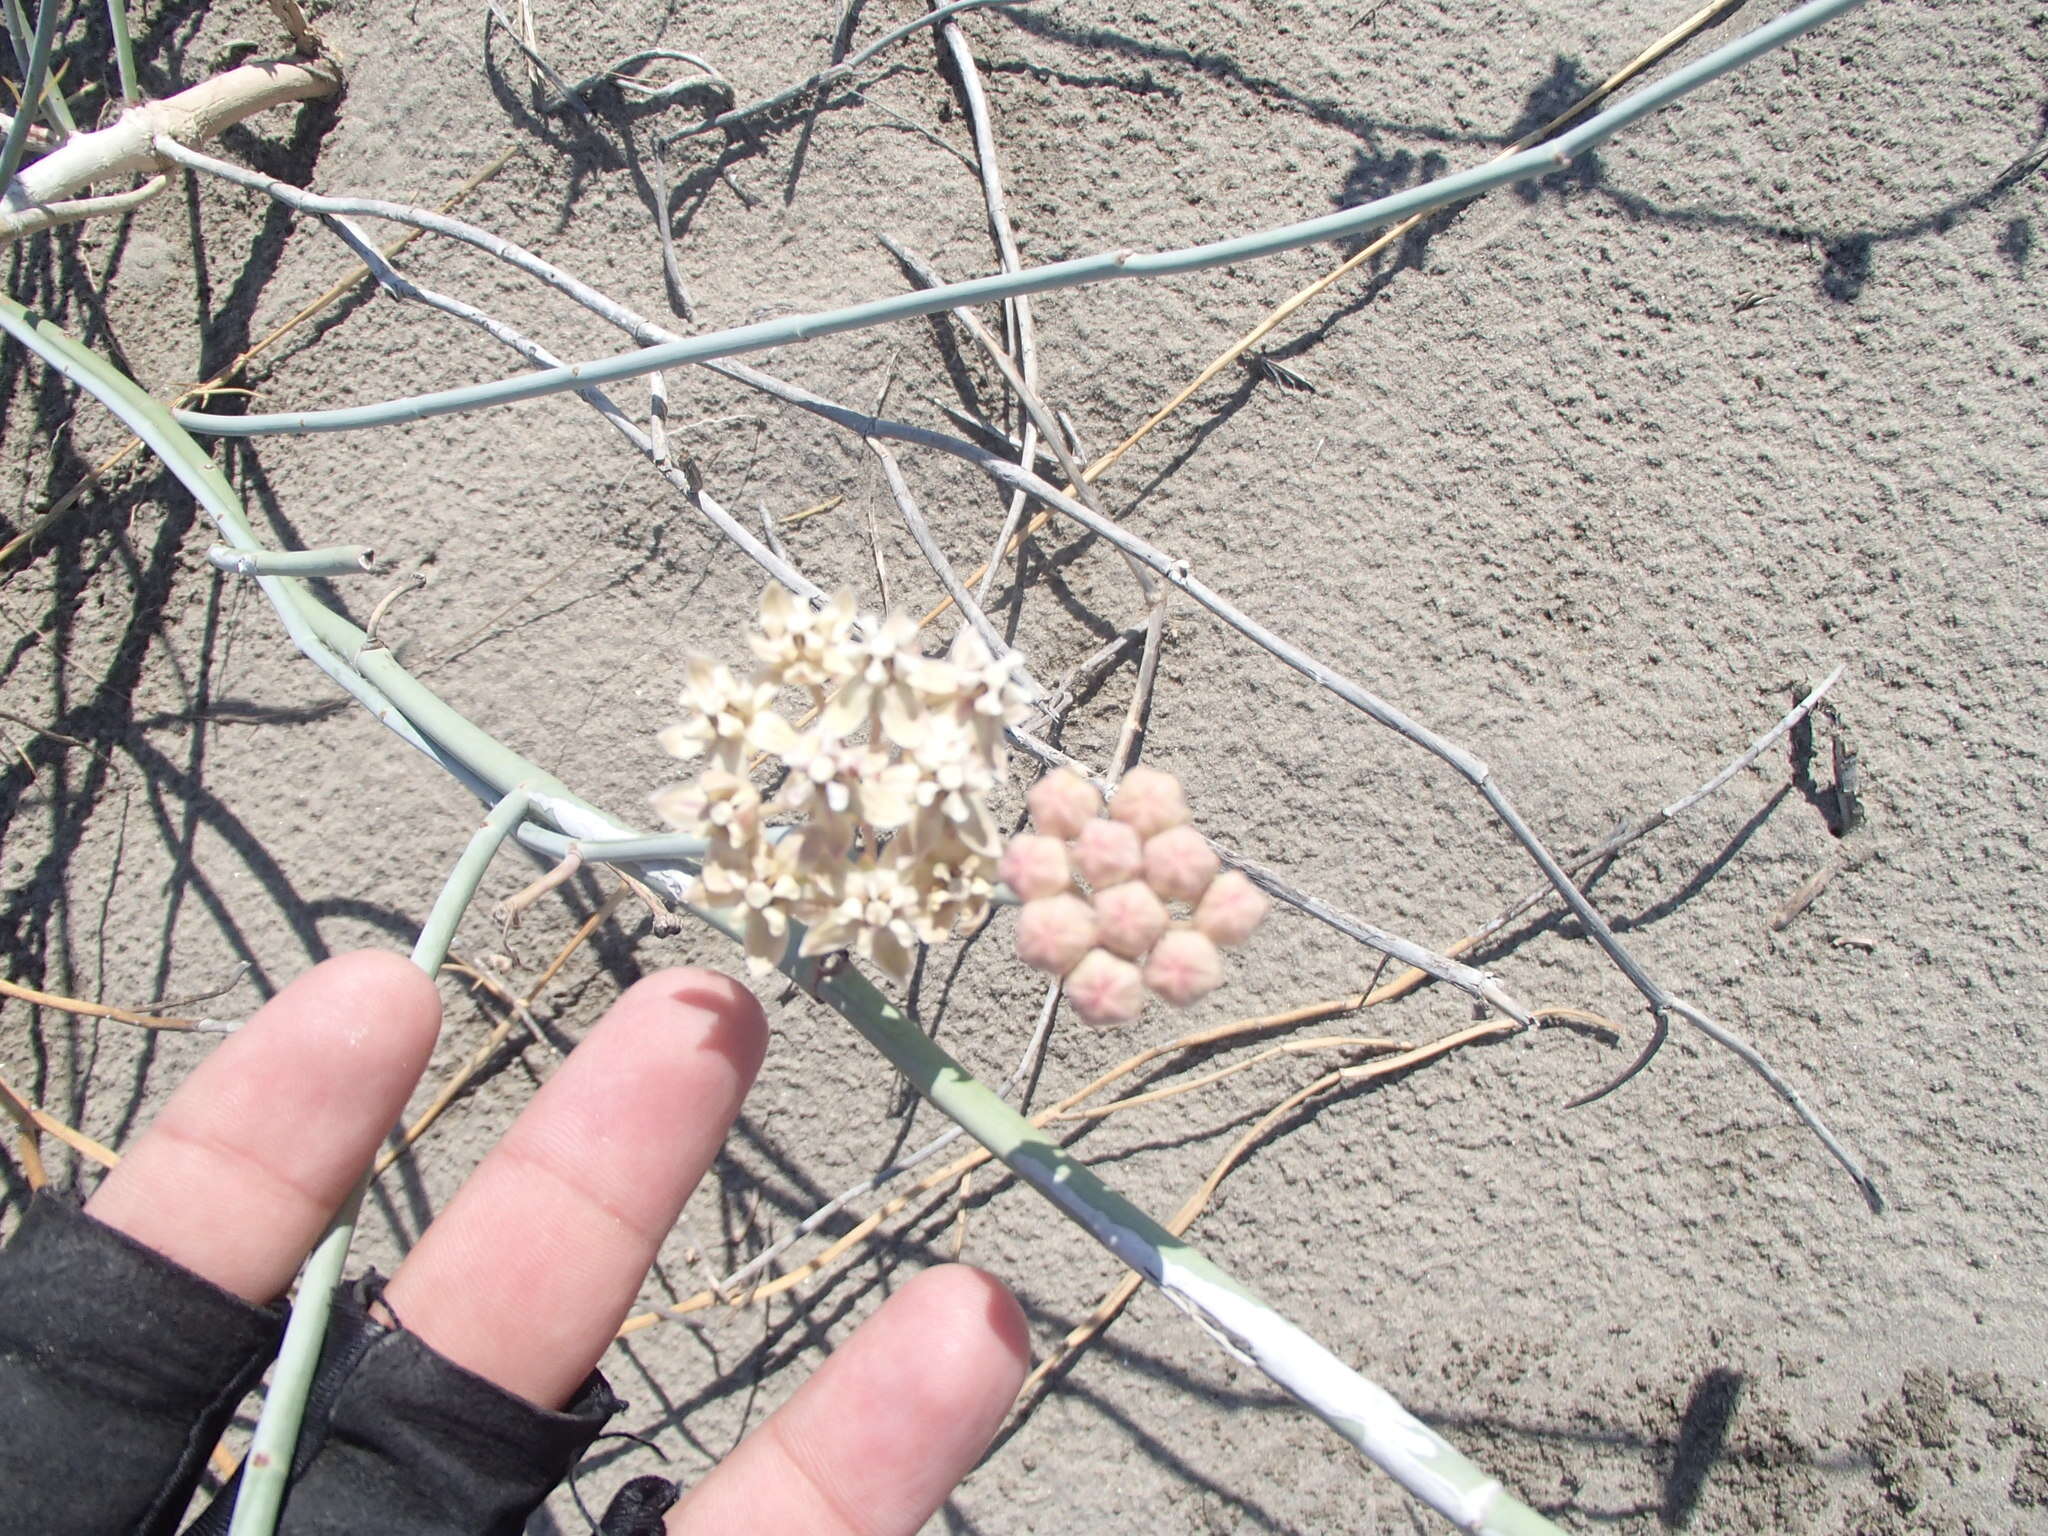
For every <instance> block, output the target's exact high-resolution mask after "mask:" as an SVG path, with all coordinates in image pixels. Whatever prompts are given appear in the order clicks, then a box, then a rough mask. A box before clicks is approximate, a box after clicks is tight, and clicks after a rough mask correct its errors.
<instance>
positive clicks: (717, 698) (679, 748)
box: [655, 657, 796, 773]
mask: <svg viewBox="0 0 2048 1536" xmlns="http://www.w3.org/2000/svg"><path fill="white" fill-rule="evenodd" d="M778 692H779V690H778V689H777V688H776V687H775V685H774V684H773V683H764V682H760V681H757V680H752V681H748V682H744V683H743V682H741V681H739V680H738V679H737V678H735V677H734V676H733V675H732V669H731V668H730V667H726V666H721V665H719V664H718V663H716V662H712V661H707V660H705V659H704V658H702V657H696V658H693V659H692V660H691V662H690V671H689V681H688V682H687V684H686V685H685V686H684V689H683V702H684V703H685V704H686V705H688V706H689V707H690V710H691V711H692V713H691V714H690V716H689V718H688V719H686V720H684V721H683V722H682V723H681V724H680V725H672V726H670V727H668V729H666V730H664V731H662V732H661V733H660V734H659V735H658V736H657V737H656V738H655V740H657V741H658V742H660V743H661V749H662V751H664V752H666V753H668V755H669V756H670V757H680V758H682V759H684V760H685V761H687V760H689V759H691V758H694V757H699V756H708V758H709V759H710V762H711V764H712V766H713V767H716V768H723V769H726V770H728V771H730V772H733V773H744V772H745V771H746V763H747V757H748V755H749V754H750V753H754V752H777V753H779V752H782V751H784V750H786V749H787V748H788V747H789V745H790V744H791V742H793V741H794V740H795V739H796V732H795V730H794V729H793V728H792V727H791V725H790V723H789V722H788V721H787V720H785V719H783V718H782V716H780V715H778V714H776V713H775V699H776V695H777V693H778Z"/></svg>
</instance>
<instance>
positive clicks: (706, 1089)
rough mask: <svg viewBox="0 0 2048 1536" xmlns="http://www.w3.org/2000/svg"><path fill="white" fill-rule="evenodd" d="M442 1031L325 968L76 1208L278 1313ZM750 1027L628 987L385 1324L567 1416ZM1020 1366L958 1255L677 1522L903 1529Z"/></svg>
mask: <svg viewBox="0 0 2048 1536" xmlns="http://www.w3.org/2000/svg"><path fill="white" fill-rule="evenodd" d="M439 1024H440V1003H439V999H438V997H437V995H436V993H435V990H434V987H433V986H432V984H431V983H430V982H429V981H428V980H427V978H426V977H424V976H423V975H421V974H420V973H419V972H418V971H417V970H416V969H415V968H413V967H412V966H410V965H408V964H406V963H405V962H404V961H402V960H399V959H398V958H396V957H394V956H389V955H380V954H369V953H366V954H358V955H352V956H347V957H344V958H342V959H338V960H333V961H330V962H328V963H326V964H324V965H321V966H319V967H318V968H316V969H315V970H313V971H311V972H309V973H308V974H306V975H305V976H303V977H301V978H299V979H298V980H297V981H295V982H293V983H292V984H291V985H290V986H289V987H287V988H286V989H285V990H284V991H283V992H282V993H281V994H279V995H278V997H276V998H275V999H274V1000H273V1001H271V1002H270V1003H269V1004H268V1005H266V1006H265V1007H264V1008H263V1009H262V1010H261V1011H260V1012H259V1013H258V1014H257V1015H256V1016H255V1017H254V1018H253V1019H251V1020H250V1021H249V1023H248V1024H247V1025H246V1026H245V1027H244V1028H243V1029H241V1030H239V1031H237V1032H236V1033H235V1034H234V1035H233V1036H231V1037H230V1038H229V1039H228V1040H227V1041H226V1042H225V1043H223V1044H222V1045H221V1047H220V1048H219V1049H218V1050H217V1051H216V1052H215V1053H214V1054H213V1055H212V1056H211V1057H209V1058H208V1059H207V1061H206V1062H204V1063H203V1064H202V1065H201V1066H200V1067H199V1069H198V1070H197V1071H195V1072H194V1073H193V1074H192V1076H191V1077H190V1078H189V1079H188V1080H187V1081H186V1082H185V1083H184V1084H183V1085H182V1086H181V1087H180V1088H179V1089H178V1090H177V1092H176V1093H175V1094H174V1095H173V1096H172V1098H171V1099H170V1101H169V1103H167V1104H166V1105H165V1107H164V1109H163V1111H162V1112H161V1113H160V1114H159V1115H158V1117H157V1119H156V1121H155V1122H154V1123H153V1124H152V1125H151V1126H150V1127H149V1129H148V1130H146V1131H145V1132H144V1133H143V1135H142V1136H141V1137H140V1138H139V1139H138V1140H137V1141H136V1143H135V1145H134V1147H133V1148H132V1149H131V1150H130V1151H129V1153H128V1154H127V1155H126V1156H125V1157H124V1158H123V1160H122V1162H121V1164H120V1165H119V1166H118V1167H117V1168H116V1169H114V1171H113V1172H111V1173H110V1174H109V1175H108V1176H107V1178H106V1181H105V1182H104V1183H103V1184H102V1185H101V1186H100V1188H99V1189H98V1191H97V1192H96V1193H95V1194H94V1195H93V1197H92V1199H91V1201H90V1202H89V1204H88V1206H87V1212H88V1214H89V1215H91V1216H93V1217H96V1218H98V1219H99V1220H100V1221H102V1222H105V1223H106V1224H108V1225H110V1226H112V1227H113V1228H115V1229H117V1230H118V1231H120V1232H123V1233H125V1234H127V1235H128V1236H129V1237H131V1238H133V1239H135V1240H136V1241H138V1242H140V1243H142V1244H144V1245H146V1246H147V1247H149V1248H151V1249H154V1250H156V1251H157V1252H159V1253H161V1254H163V1255H165V1256H167V1257H168V1258H170V1259H172V1260H174V1261H175V1262H176V1263H178V1264H180V1265H182V1266H184V1267H185V1268H187V1269H189V1270H191V1271H194V1272H196V1273H197V1274H199V1275H201V1276H203V1277H205V1278H206V1279H208V1280H210V1281H212V1282H213V1283H214V1284H216V1285H218V1286H220V1287H222V1288H223V1289H224V1290H226V1291H229V1292H232V1293H233V1294H234V1295H236V1296H239V1297H241V1298H243V1299H244V1300H246V1301H250V1302H257V1303H261V1302H265V1301H268V1300H270V1299H271V1298H273V1297H275V1296H277V1295H278V1294H280V1293H281V1292H282V1291H283V1290H284V1288H285V1287H286V1285H287V1284H288V1283H289V1282H290V1280H291V1277H292V1276H293V1274H294V1273H295V1272H296V1271H297V1268H298V1266H299V1263H300V1262H301V1260H302V1259H303V1258H304V1256H305V1254H306V1253H307V1251H308V1249H309V1248H310V1247H311V1245H312V1243H313V1242H314V1241H315V1240H316V1239H317V1237H318V1236H319V1234H320V1232H321V1231H322V1230H323V1228H324V1227H325V1226H326V1224H327V1222H328V1221H329V1219H330V1218H331V1217H332V1215H333V1213H334V1211H335V1209H336V1207H337V1206H338V1205H339V1204H340V1203H341V1201H342V1200H343V1198H344V1197H345V1196H346V1195H347V1193H348V1192H349V1190H350V1189H352V1188H353V1186H354V1184H355V1181H356V1180H357V1179H358V1178H359V1177H360V1174H361V1170H362V1169H363V1168H364V1167H366V1166H367V1165H368V1163H369V1161H370V1159H371V1157H372V1156H373V1155H374V1154H375V1152H376V1150H377V1147H378V1145H379V1143H380V1141H381V1140H382V1138H383V1136H384V1134H385V1133H386V1132H387V1131H388V1130H389V1128H390V1127H391V1125H392V1124H393V1123H394V1122H395V1121H396V1120H397V1118H398V1116H399V1114H400V1112H401V1110H402V1109H403V1107H404V1104H405V1101H406V1097H407V1095H408V1094H409V1093H410V1091H411V1089H412V1087H413V1085H414V1083H415V1082H416V1080H417V1079H418V1077H419V1075H420V1073H421V1071H422V1069H423V1068H424V1066H425V1064H426V1061H427V1058H428V1055H429V1053H430V1051H431V1049H432V1047H433V1043H434V1039H435V1036H436V1033H437V1031H438V1028H439ZM766 1038H767V1028H766V1025H765V1023H764V1021H763V1019H762V1016H761V1011H760V1008H759V1005H758V1004H757V1003H756V1002H755V1001H754V999H753V997H752V996H751V994H749V993H748V992H747V991H746V990H745V989H744V988H742V987H740V986H739V985H738V984H737V983H735V982H733V981H731V980H729V979H727V978H725V977H722V976H718V975H715V974H712V973H710V972H706V971H696V970H672V971H664V972H662V973H660V974H658V975H654V976H650V977H648V978H647V979H645V980H643V981H641V982H639V983H638V984H637V985H635V986H634V987H632V988H631V989H630V990H629V991H627V992H626V993H625V995H624V996H622V997H621V998H620V999H619V1000H618V1002H617V1003H615V1004H614V1005H613V1007H612V1008H611V1010H610V1011H609V1012H608V1013H607V1014H606V1015H605V1018H604V1020H603V1021H602V1022H601V1023H600V1024H599V1025H598V1026H597V1028H596V1029H594V1030H593V1031H592V1032H591V1033H590V1035H589V1037H588V1038H587V1039H585V1040H584V1041H583V1042H582V1044H580V1045H579V1046H578V1047H577V1048H576V1050H575V1051H574V1052H573V1053H572V1054H571V1055H570V1057H569V1058H568V1060H567V1062H566V1063H565V1064H564V1065H563V1066H562V1067H561V1069H560V1070H559V1071H557V1072H556V1074H555V1075H554V1076H553V1077H552V1078H551V1079H550V1080H549V1081H548V1082H547V1084H546V1085H545V1086H544V1087H543V1088H542V1089H541V1091H540V1092H539V1093H538V1094H537V1095H536V1096H535V1098H534V1100H533V1102H532V1104H531V1105H530V1106H529V1107H528V1108H527V1109H526V1111H525V1112H524V1113H522V1114H521V1115H520V1116H519V1118H518V1120H517V1121H516V1122H515V1123H514V1124H513V1126H512V1128H511V1129H510V1130H509V1131H508V1132H507V1133H506V1134H505V1136H504V1138H503V1139H502V1140H501V1141H500V1142H499V1143H498V1144H497V1146H496V1147H495V1148H493V1149H492V1151H491V1152H490V1153H489V1155H488V1156H487V1157H486V1158H485V1159H484V1161H483V1163H482V1164H481V1166H479V1167H478V1169H477V1171H476V1172H475V1173H474V1174H473V1175H472V1176H471V1178H470V1179H469V1181H468V1182H467V1183H466V1184H465V1185H464V1186H463V1187H462V1189H461V1190H460V1192H459V1193H458V1194H457V1195H456V1196H455V1198H454V1200H453V1201H452V1202H451V1203H450V1204H449V1205H448V1206H447V1207H446V1208H445V1209H444V1210H443V1211H442V1212H441V1214H440V1215H439V1216H438V1217H437V1218H436V1219H435V1220H434V1222H433V1224H432V1225H431V1226H430V1227H429V1228H428V1230H427V1232H426V1234H425V1235H424V1236H423V1237H422V1238H421V1240H420V1242H419V1243H418V1245H417V1246H416V1247H415V1248H414V1249H413V1250H412V1252H411V1253H410V1254H409V1255H408V1256H407V1258H406V1260H405V1262H404V1263H403V1265H402V1266H401V1267H400V1268H399V1271H398V1273H397V1274H396V1275H395V1276H394V1277H393V1278H392V1280H391V1281H390V1284H389V1286H388V1288H387V1289H386V1290H385V1291H384V1293H383V1299H384V1302H385V1304H386V1305H387V1306H388V1309H389V1312H390V1314H391V1315H392V1316H394V1317H395V1318H396V1319H398V1320H399V1322H400V1323H401V1324H402V1326H403V1328H404V1329H405V1330H406V1331H409V1332H410V1333H411V1334H413V1335H414V1336H415V1337H416V1338H417V1339H419V1340H421V1341H423V1342H424V1343H425V1344H427V1345H428V1346H430V1347H431V1348H432V1349H433V1350H435V1351H437V1352H439V1354H441V1355H442V1356H445V1357H446V1358H447V1359H448V1360H451V1361H453V1362H455V1363H456V1364H457V1365H459V1366H461V1367H464V1368H465V1369H467V1370H468V1371H471V1372H474V1373H475V1374H476V1375H478V1376H481V1377H483V1378H484V1379H485V1380H487V1381H489V1382H491V1383H494V1384H495V1385H496V1386H497V1387H499V1388H502V1389H503V1390H504V1391H506V1392H509V1393H512V1394H515V1395H516V1396H517V1397H519V1398H522V1399H525V1400H526V1401H527V1402H529V1403H532V1404H535V1405H538V1406H539V1407H541V1408H544V1409H559V1408H561V1407H563V1406H564V1405H565V1404H567V1403H568V1402H569V1401H570V1399H571V1398H572V1396H574V1395H575V1394H576V1393H577V1390H578V1388H579V1386H580V1385H581V1384H583V1383H584V1381H585V1379H586V1377H587V1376H588V1374H589V1373H590V1371H591V1369H592V1368H593V1366H594V1365H595V1364H596V1362H597V1360H598V1358H599V1357H600V1356H601V1355H602V1354H603V1353H604V1351H605V1349H606V1347H607V1345H608V1344H609V1343H610V1341H611V1339H612V1337H613V1333H614V1331H615V1329H616V1328H617V1326H618V1324H619V1322H620V1320H621V1319H622V1318H623V1317H624V1316H625V1313H626V1311H627V1309H628V1307H629V1306H630V1305H631V1303H632V1302H633V1300H634V1298H635V1295H636V1293H637V1292H638V1289H639V1287H640V1284H641V1282H642V1280H643V1279H644V1278H645V1276H646V1273H647V1269H648V1266H649V1264H650V1263H651V1262H652V1260H653V1258H654V1255H655V1252H656V1250H657V1249H658V1247H659V1246H660V1243H661V1241H662V1239H663V1238H664V1237H665V1236H666V1234H667V1233H668V1231H669V1230H670V1228H671V1226H672V1225H673V1224H674V1221H675V1219H676V1215H677V1213H678V1212H679V1211H680V1209H681V1208H682V1204H683V1202H684V1200H685V1199H686V1198H687V1197H688V1195H689V1194H690V1192H691V1190H692V1189H694V1188H695V1187H696V1184H697V1182H698V1180H699V1179H700V1178H701V1177H702V1175H703V1173H704V1171H705V1169H706V1168H707V1167H708V1166H709V1164H710V1162H711V1159H712V1157H713V1156H714V1155H715V1153H716V1152H717V1150H718V1147H719V1145H720V1143H721V1142H722V1141H723V1140H724V1137H725V1134H726V1131H727V1128H728V1127H729V1126H730V1125H731V1123H732V1121H733V1118H734V1116H735V1115H736V1114H737V1113H738V1111H739V1107H740V1102H741V1100H742V1098H743V1097H744V1096H745V1094H746V1091H747V1089H748V1087H749V1086H750V1085H751V1083H752V1082H753V1079H754V1074H755V1072H756V1071H757V1069H758V1068H759V1066H760V1063H761V1058H762V1054H763V1051H764V1048H765V1045H766ZM1025 1358H1026V1339H1025V1331H1024V1324H1023V1319H1022V1316H1021V1314H1020V1313H1019V1311H1018V1309H1017V1306H1016V1303H1015V1302H1014V1301H1013V1300H1012V1299H1011V1298H1010V1296H1009V1294H1008V1292H1006V1291H1005V1290H1004V1289H1003V1288H1002V1286H1001V1285H1000V1284H998V1283H997V1282H996V1281H994V1280H992V1279H990V1278H988V1277H987V1276H985V1275H982V1274H979V1273H977V1272H975V1271H973V1270H971V1269H967V1268H964V1267H962V1266H958V1265H952V1266H946V1267H943V1268H939V1269H935V1270H932V1271H930V1272H928V1273H925V1274H923V1275H920V1276H919V1277H917V1278H916V1279H914V1280H913V1281H911V1282H910V1284H908V1285H907V1286H905V1287H904V1288H903V1289H902V1290H901V1291H899V1292H898V1293H897V1294H896V1295H895V1296H894V1297H892V1298H891V1299H890V1300H889V1302H888V1303H887V1304H886V1305H884V1306H883V1307H882V1309H881V1310H880V1311H879V1312H878V1313H877V1314H876V1315H875V1316H874V1317H872V1318H870V1319H869V1320H868V1321H867V1322H866V1323H865V1324H864V1325H862V1326H861V1327H860V1328H859V1329H858V1330H857V1331H856V1332H855V1333H854V1335H853V1336H852V1338H851V1339H849V1340H848V1341H847V1342H846V1343H845V1344H844V1345H843V1346H842V1347H841V1348H840V1349H838V1350H837V1351H836V1352H835V1353H834V1354H833V1356H832V1357H831V1359H830V1360H829V1361H827V1362H826V1364H825V1365H824V1366H823V1367H821V1368H820V1369H819V1370H818V1372H817V1373H816V1374H815V1375H814V1376H813V1377H812V1378H811V1380H810V1381H808V1382H806V1383H805V1384H804V1385H803V1386H802V1387H801V1388H800V1389H799V1390H798V1391H797V1392H796V1394H795V1395H794V1396H793V1397H792V1398H791V1399H790V1400H789V1402H787V1403H786V1404H784V1405H783V1406H782V1407H781V1408H780V1409H779V1410H778V1411H777V1412H776V1413H775V1414H774V1415H772V1416H771V1417H770V1418H769V1419H768V1421H767V1422H766V1423H765V1424H764V1425H763V1426H762V1427H761V1428H760V1429H759V1430H757V1431H755V1432H754V1433H753V1434H752V1435H750V1436H749V1437H748V1438H747V1439H746V1441H745V1442H744V1443H742V1445H741V1446H740V1447H739V1449H738V1450H736V1451H735V1452H734V1453H733V1454H732V1455H731V1456H730V1457H728V1458H727V1459H726V1461H725V1462H724V1463H723V1464H721V1465H720V1466H718V1467H717V1468H715V1469H713V1471H712V1472H711V1473H710V1474H708V1475H707V1476H706V1477H705V1478H704V1479H703V1480H702V1481H701V1482H700V1483H699V1484H698V1485H697V1486H696V1487H695V1488H694V1489H692V1490H691V1491H690V1493H689V1494H688V1496H687V1497H686V1498H685V1499H684V1501H683V1502H682V1503H681V1504H680V1505H679V1506H678V1507H677V1508H676V1509H674V1510H673V1511H672V1512H671V1513H670V1514H669V1516H668V1522H667V1530H668V1531H669V1532H670V1533H687V1536H705V1533H709V1532H727V1531H733V1530H747V1531H750V1532H766V1533H777V1532H791V1533H794V1532H804V1533H806V1536H813V1533H825V1536H831V1533H836V1532H846V1533H859V1536H881V1533H887V1532H904V1533H909V1532H914V1531H916V1530H917V1529H918V1528H919V1527H920V1526H921V1525H922V1524H923V1523H924V1521H925V1520H926V1518H927V1517H928V1516H929V1515H930V1514H931V1513H932V1512H933V1511H934V1510H935V1509H937V1507H938V1506H939V1504H940V1503H941V1502H943V1500H944V1499H945V1498H946V1496H947V1494H948V1493H949V1492H950V1491H951V1490H952V1488H953V1486H954V1484H955V1483H956V1482H957V1481H958V1480H959V1479H960V1478H961V1477H962V1476H963V1475H965V1473H966V1472H967V1470H968V1469H969V1468H970V1467H971V1466H972V1465H973V1463H974V1461H975V1459H976V1458H977V1457H978V1456H979V1455H980V1453H981V1451H982V1450H983V1448H984V1447H985V1446H986V1444H987V1442H988V1440H989V1438H990V1437H991V1436H992V1435H993V1433H994V1432H995V1430H996V1428H997V1426H998V1425H999V1423H1000V1422H1001V1419H1002V1415H1003V1413H1004V1411H1005V1410H1006V1409H1007V1407H1008V1406H1009V1404H1010V1402H1011V1401H1012V1399H1013V1397H1014V1395H1015V1393H1016V1390H1017V1387H1018V1384H1019V1382H1020V1381H1021V1379H1022V1375H1023V1370H1024V1364H1025ZM0 1523H4V1522H0ZM291 1528H292V1519H291V1511H290V1508H289V1506H288V1507H287V1511H286V1516H285V1519H284V1521H283V1523H282V1526H281V1529H282V1530H283V1531H286V1532H289V1531H290V1530H291ZM408 1529H410V1527H408ZM436 1529H440V1528H439V1527H437V1528H436ZM445 1529H446V1530H447V1531H449V1532H450V1533H453V1532H455V1531H458V1530H463V1529H470V1527H464V1526H461V1525H459V1524H450V1525H448V1526H447V1527H445Z"/></svg>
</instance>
